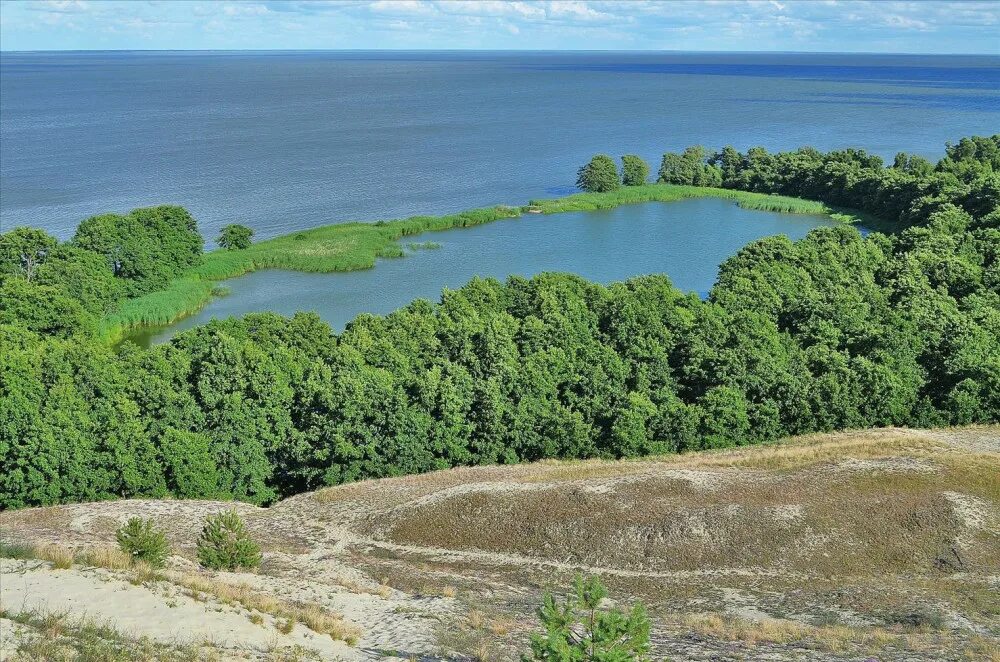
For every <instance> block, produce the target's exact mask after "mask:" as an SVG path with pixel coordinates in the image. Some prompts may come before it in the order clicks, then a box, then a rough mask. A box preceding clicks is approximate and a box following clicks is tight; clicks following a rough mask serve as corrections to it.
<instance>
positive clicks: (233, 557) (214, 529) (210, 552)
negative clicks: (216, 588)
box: [198, 510, 260, 570]
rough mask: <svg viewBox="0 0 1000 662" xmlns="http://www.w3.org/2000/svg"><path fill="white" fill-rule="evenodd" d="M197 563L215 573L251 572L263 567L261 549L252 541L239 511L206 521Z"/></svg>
mask: <svg viewBox="0 0 1000 662" xmlns="http://www.w3.org/2000/svg"><path fill="white" fill-rule="evenodd" d="M198 562H199V563H201V564H202V565H203V566H205V567H206V568H210V569H212V570H252V569H254V568H257V567H259V566H260V546H259V545H257V543H255V542H254V541H253V540H251V539H250V535H249V534H248V533H247V530H246V527H245V526H244V524H243V520H242V519H240V516H239V515H238V514H237V513H236V511H235V510H227V511H225V512H222V513H218V514H217V515H210V516H209V517H207V518H205V526H204V528H202V530H201V536H199V538H198Z"/></svg>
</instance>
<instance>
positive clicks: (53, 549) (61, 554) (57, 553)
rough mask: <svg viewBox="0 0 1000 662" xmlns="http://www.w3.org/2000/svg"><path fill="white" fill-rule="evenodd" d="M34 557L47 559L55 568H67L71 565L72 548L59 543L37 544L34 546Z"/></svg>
mask: <svg viewBox="0 0 1000 662" xmlns="http://www.w3.org/2000/svg"><path fill="white" fill-rule="evenodd" d="M34 555H35V558H38V559H41V560H43V561H48V562H49V563H51V564H52V567H53V568H54V569H56V570H69V569H70V568H72V567H73V550H71V549H69V548H67V547H63V546H61V545H50V544H46V545H38V546H36V547H35V548H34Z"/></svg>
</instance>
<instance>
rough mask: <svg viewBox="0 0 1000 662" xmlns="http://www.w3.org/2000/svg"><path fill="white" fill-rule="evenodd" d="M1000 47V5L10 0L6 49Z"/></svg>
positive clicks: (1, 37)
mask: <svg viewBox="0 0 1000 662" xmlns="http://www.w3.org/2000/svg"><path fill="white" fill-rule="evenodd" d="M470 48H471V49H582V50H590V49H597V50H633V49H636V50H708V51H775V50H777V51H863V52H903V53H989V54H997V53H1000V2H996V1H992V2H991V1H984V2H977V1H966V2H931V1H919V2H913V1H911V2H893V1H884V0H883V1H861V0H810V1H806V2H802V1H796V0H704V1H695V0H676V1H656V0H636V1H634V2H625V1H617V2H608V1H592V2H588V1H576V0H563V1H559V0H553V1H547V2H542V1H539V2H497V1H490V0H478V1H461V0H442V1H433V0H428V1H426V2H418V1H417V0H271V1H268V0H245V1H240V0H214V1H213V0H148V1H145V0H129V1H125V2H118V1H108V0H3V1H2V2H0V49H2V50H63V49H470Z"/></svg>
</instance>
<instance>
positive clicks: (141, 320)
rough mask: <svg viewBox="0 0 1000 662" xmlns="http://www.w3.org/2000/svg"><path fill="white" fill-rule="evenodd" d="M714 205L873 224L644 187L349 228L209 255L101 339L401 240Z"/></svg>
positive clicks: (797, 201)
mask: <svg viewBox="0 0 1000 662" xmlns="http://www.w3.org/2000/svg"><path fill="white" fill-rule="evenodd" d="M704 197H714V198H722V199H727V200H732V201H733V202H735V203H736V204H737V205H739V206H740V207H743V208H745V209H751V210H759V211H771V212H778V213H787V214H815V215H824V216H829V217H831V218H833V219H834V220H836V221H839V222H841V223H849V224H857V223H862V222H864V223H865V224H869V223H870V222H871V221H872V220H874V219H871V218H870V217H867V216H866V215H863V214H861V213H859V212H856V211H854V210H843V209H836V208H833V207H830V206H828V205H826V204H824V203H822V202H818V201H813V200H805V199H802V198H793V197H787V196H780V195H771V194H766V193H752V192H748V191H739V190H734V189H722V188H709V187H697V186H681V185H675V184H645V185H643V186H634V187H623V188H620V189H618V190H616V191H612V192H609V193H575V194H572V195H568V196H563V197H560V198H547V199H537V200H530V201H529V202H528V204H526V205H522V206H520V207H511V206H507V205H497V206H495V207H485V208H478V209H471V210H466V211H462V212H458V213H456V214H447V215H442V216H411V217H409V218H404V219H395V220H388V221H385V220H380V221H369V222H357V221H355V222H347V223H337V224H332V225H323V226H319V227H316V228H311V229H308V230H299V231H295V232H291V233H288V234H285V235H280V236H278V237H273V238H271V239H266V240H263V241H260V242H258V243H256V244H254V245H252V246H251V247H250V248H247V249H245V250H238V251H227V250H222V249H216V250H213V251H210V252H207V253H205V255H204V259H203V261H202V264H200V265H198V266H197V267H194V268H192V269H190V270H189V271H188V272H187V273H185V274H184V275H183V276H181V277H179V278H176V279H174V280H172V281H171V282H170V283H169V284H168V285H167V287H166V288H164V289H162V290H158V291H156V292H151V293H149V294H146V295H143V296H141V297H137V298H135V299H129V300H127V301H124V302H122V304H121V306H119V308H118V310H116V311H115V312H114V313H111V314H109V315H107V316H105V317H104V318H103V319H102V320H101V323H100V334H101V336H102V337H103V338H104V339H105V340H106V341H107V342H108V343H109V344H117V343H119V342H122V341H123V340H126V339H127V338H128V336H129V335H130V334H131V333H132V332H134V331H138V330H141V329H150V328H156V327H167V326H170V325H171V324H174V323H176V322H178V321H180V320H182V319H184V318H186V317H189V316H191V315H193V314H195V313H197V312H198V311H200V310H201V309H202V308H204V307H205V306H206V305H208V304H209V303H210V302H211V301H212V300H213V299H214V298H215V297H216V296H218V295H217V293H216V292H217V288H218V283H219V282H220V281H223V280H227V279H230V278H237V277H239V276H244V275H247V274H249V273H252V272H254V271H260V270H263V269H285V270H290V271H304V272H314V273H336V272H346V271H359V270H363V269H371V268H374V266H375V264H376V260H377V259H378V258H391V257H403V256H405V251H404V248H403V246H401V245H400V243H399V242H400V240H402V239H404V238H405V237H408V236H413V235H416V234H420V233H423V232H438V231H444V230H451V229H457V228H463V227H471V226H475V225H482V224H484V223H492V222H494V221H499V220H503V219H508V218H519V217H521V216H523V215H524V214H528V213H532V214H558V213H564V212H580V211H598V210H603V209H612V208H614V207H618V206H621V205H628V204H641V203H646V202H676V201H680V200H685V199H691V198H704Z"/></svg>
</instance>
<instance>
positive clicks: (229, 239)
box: [218, 223, 253, 251]
mask: <svg viewBox="0 0 1000 662" xmlns="http://www.w3.org/2000/svg"><path fill="white" fill-rule="evenodd" d="M252 239H253V230H251V229H250V228H248V227H247V226H245V225H239V224H238V223H231V224H229V225H227V226H225V227H223V228H222V231H221V232H219V239H218V243H219V246H222V247H223V248H225V249H226V250H231V251H239V250H244V249H246V248H250V244H251V241H252Z"/></svg>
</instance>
